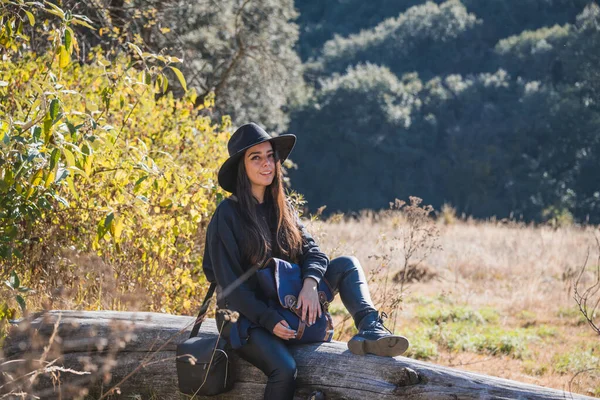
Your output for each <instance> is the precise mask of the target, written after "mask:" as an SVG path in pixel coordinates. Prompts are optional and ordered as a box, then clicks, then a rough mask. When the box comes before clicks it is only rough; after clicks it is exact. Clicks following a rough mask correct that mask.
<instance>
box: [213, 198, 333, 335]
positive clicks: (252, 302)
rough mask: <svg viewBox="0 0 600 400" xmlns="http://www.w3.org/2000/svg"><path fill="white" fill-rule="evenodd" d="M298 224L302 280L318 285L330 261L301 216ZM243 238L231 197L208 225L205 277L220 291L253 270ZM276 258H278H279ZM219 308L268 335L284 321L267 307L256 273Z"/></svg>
mask: <svg viewBox="0 0 600 400" xmlns="http://www.w3.org/2000/svg"><path fill="white" fill-rule="evenodd" d="M255 207H256V212H257V215H258V216H259V218H264V219H266V221H267V224H268V226H269V228H270V230H271V232H272V233H274V232H275V226H274V223H275V221H274V220H273V218H269V216H268V215H267V210H268V206H267V204H266V203H261V204H258V203H257V204H256V206H255ZM296 222H297V224H298V228H299V229H300V232H301V235H302V255H301V256H300V260H299V261H298V264H299V265H300V267H301V269H302V279H304V278H307V277H311V278H313V279H315V280H316V281H317V283H318V282H319V281H320V280H321V278H323V276H324V274H325V271H326V270H327V266H328V265H329V258H328V257H327V256H326V255H325V254H324V253H323V252H321V250H320V249H319V246H318V245H317V243H316V242H315V240H314V239H313V237H312V236H311V235H310V234H309V233H308V232H307V231H306V228H305V227H304V224H302V222H301V221H300V218H298V216H296ZM243 235H244V231H243V227H242V217H241V215H240V211H239V205H238V203H237V199H236V198H235V197H234V196H231V197H228V198H226V199H225V200H223V201H222V202H221V203H219V205H218V206H217V209H216V210H215V213H214V214H213V216H212V219H211V220H210V223H209V224H208V230H207V232H206V245H205V248H204V259H203V262H202V268H203V270H204V273H205V275H206V278H207V279H208V281H209V282H216V283H217V285H218V286H219V288H220V289H225V288H228V287H234V286H231V285H232V284H233V283H234V282H235V281H236V280H237V279H238V278H240V277H242V276H243V275H244V273H246V272H247V271H249V270H250V269H251V266H250V265H249V263H245V262H244V261H243V257H242V248H241V246H240V241H241V240H242V238H243ZM269 256H270V255H269ZM274 256H276V257H278V255H274ZM280 258H282V259H283V257H280ZM287 261H289V260H287ZM238 283H239V281H238ZM219 292H220V291H217V293H219ZM218 305H219V308H227V309H229V310H232V311H238V312H239V313H240V314H242V315H244V316H245V317H246V318H248V320H250V322H253V323H255V324H257V325H260V326H262V327H264V328H265V329H267V330H268V331H269V332H273V328H274V327H275V325H277V323H279V321H281V320H283V318H282V317H281V315H280V314H279V313H278V312H277V311H276V310H275V309H274V308H271V307H269V306H268V305H267V300H266V299H265V298H264V297H263V296H262V293H261V291H260V289H259V287H258V282H257V280H256V277H255V274H254V273H251V274H250V276H249V277H244V278H242V279H241V283H239V285H238V286H235V287H234V289H233V290H232V291H231V292H230V293H229V294H228V295H227V296H226V297H225V298H219V300H218Z"/></svg>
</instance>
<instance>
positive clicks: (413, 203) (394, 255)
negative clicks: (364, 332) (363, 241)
mask: <svg viewBox="0 0 600 400" xmlns="http://www.w3.org/2000/svg"><path fill="white" fill-rule="evenodd" d="M409 201H410V203H409V204H407V203H406V202H405V201H403V200H399V199H396V200H395V201H394V202H392V203H390V210H388V212H387V216H388V218H391V219H392V226H393V234H392V236H391V238H389V239H388V238H387V237H386V236H385V235H382V237H381V242H380V243H381V247H382V250H383V252H382V253H383V254H382V255H379V254H375V255H371V256H369V258H374V259H376V260H377V261H378V262H379V265H378V266H377V267H376V268H374V269H373V270H371V271H370V274H369V284H371V283H373V282H374V283H376V284H377V285H378V286H379V288H378V290H377V293H379V296H377V299H376V302H375V303H376V306H377V307H378V308H384V309H387V310H389V311H390V315H392V314H393V316H394V317H393V318H394V321H393V326H395V325H396V318H397V310H398V308H399V307H400V304H401V303H402V300H403V296H404V290H405V285H406V284H408V283H410V282H412V281H414V280H418V279H420V278H423V277H430V276H432V274H431V273H430V272H429V271H421V270H420V269H421V267H422V266H421V264H422V262H423V261H424V260H425V259H426V258H427V257H428V256H429V255H430V254H431V253H432V252H433V251H434V250H438V249H441V247H440V246H439V245H438V244H437V241H438V239H439V235H440V234H439V230H438V228H437V226H436V224H435V221H433V219H432V218H431V216H430V215H431V214H432V213H433V211H434V210H433V207H432V206H431V205H421V203H422V202H423V200H422V199H420V198H419V197H415V196H410V197H409ZM397 259H400V260H401V263H400V271H399V272H398V273H397V274H396V275H395V276H394V277H393V279H392V282H391V284H390V282H389V280H390V273H389V272H390V271H389V269H390V266H392V265H397V261H396V260H397ZM398 284H399V287H397V285H398Z"/></svg>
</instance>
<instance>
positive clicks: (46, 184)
mask: <svg viewBox="0 0 600 400" xmlns="http://www.w3.org/2000/svg"><path fill="white" fill-rule="evenodd" d="M55 177H56V173H55V172H54V171H50V172H49V173H48V176H46V181H45V182H44V187H45V188H47V187H49V186H50V185H51V184H52V183H53V182H54V178H55Z"/></svg>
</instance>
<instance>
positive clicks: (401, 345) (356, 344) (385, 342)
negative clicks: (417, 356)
mask: <svg viewBox="0 0 600 400" xmlns="http://www.w3.org/2000/svg"><path fill="white" fill-rule="evenodd" d="M408 346H409V343H408V339H406V338H405V337H404V336H385V337H382V338H379V339H377V340H369V339H363V338H356V339H355V338H352V339H350V341H349V342H348V349H350V351H351V352H352V353H354V354H358V355H360V356H364V355H365V354H375V355H376V356H382V357H396V356H399V355H401V354H403V353H404V352H405V351H406V350H407V349H408Z"/></svg>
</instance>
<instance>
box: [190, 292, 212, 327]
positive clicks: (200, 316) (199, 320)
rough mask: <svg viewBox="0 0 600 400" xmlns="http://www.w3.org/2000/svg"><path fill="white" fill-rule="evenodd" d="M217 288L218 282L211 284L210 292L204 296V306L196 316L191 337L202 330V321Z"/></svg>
mask: <svg viewBox="0 0 600 400" xmlns="http://www.w3.org/2000/svg"><path fill="white" fill-rule="evenodd" d="M216 288H217V284H216V283H215V282H213V283H211V284H210V287H209V288H208V293H206V296H205V297H204V301H203V302H202V307H200V312H199V313H198V316H197V317H196V321H195V322H194V327H193V328H192V333H190V338H193V337H196V335H198V332H199V331H200V325H202V321H203V320H204V316H205V315H206V312H207V311H208V307H209V306H210V298H211V297H212V296H213V293H214V292H215V289H216Z"/></svg>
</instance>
